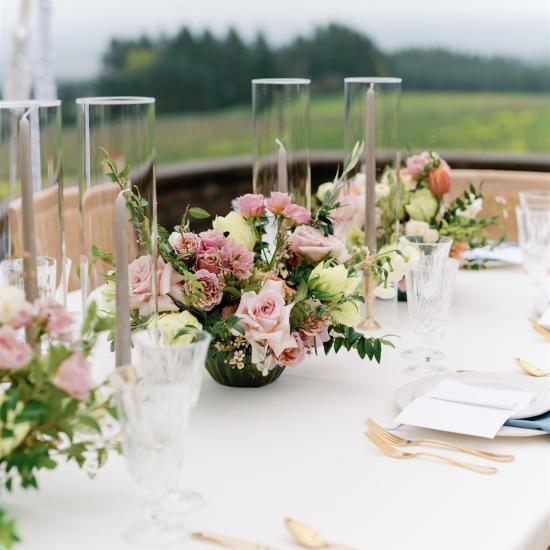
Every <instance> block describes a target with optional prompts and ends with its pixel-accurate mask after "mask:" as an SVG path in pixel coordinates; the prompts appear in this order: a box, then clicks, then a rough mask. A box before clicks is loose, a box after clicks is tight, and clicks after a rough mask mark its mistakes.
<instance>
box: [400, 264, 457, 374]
mask: <svg viewBox="0 0 550 550" xmlns="http://www.w3.org/2000/svg"><path fill="white" fill-rule="evenodd" d="M458 267H459V262H458V260H454V259H450V258H447V259H445V260H444V261H442V262H438V263H436V264H430V265H418V266H417V267H416V268H415V269H413V270H412V271H410V272H409V273H407V277H406V280H407V305H408V311H409V319H410V321H411V323H412V325H413V329H414V333H415V335H416V337H417V338H418V339H419V340H420V343H421V347H420V348H418V349H413V350H410V351H407V352H405V353H404V354H403V355H404V357H407V358H410V359H413V360H415V361H417V362H416V363H415V364H413V365H412V366H409V367H407V368H406V369H405V372H406V373H408V374H413V375H416V376H429V375H432V374H439V373H442V372H446V369H445V368H444V367H442V366H441V365H435V364H434V362H435V361H439V360H441V359H443V358H444V357H445V356H444V354H443V353H442V352H441V351H439V350H437V349H434V345H435V344H436V343H437V342H438V341H439V340H440V339H441V338H442V337H443V335H444V334H445V330H446V325H447V321H448V320H449V316H450V309H451V302H452V297H453V292H454V284H455V279H456V274H457V271H458Z"/></svg>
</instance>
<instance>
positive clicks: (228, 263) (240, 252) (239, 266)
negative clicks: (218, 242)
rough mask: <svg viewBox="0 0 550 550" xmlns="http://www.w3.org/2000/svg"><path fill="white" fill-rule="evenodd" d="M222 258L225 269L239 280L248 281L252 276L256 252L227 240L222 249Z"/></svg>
mask: <svg viewBox="0 0 550 550" xmlns="http://www.w3.org/2000/svg"><path fill="white" fill-rule="evenodd" d="M220 258H221V262H222V265H223V267H224V268H225V269H227V270H228V271H230V272H231V273H232V275H233V276H234V277H235V278H237V279H248V277H250V275H252V267H253V265H254V252H251V251H250V250H248V248H246V246H243V245H242V244H239V243H237V242H235V241H231V240H227V241H226V242H225V243H224V244H223V246H222V249H221V252H220Z"/></svg>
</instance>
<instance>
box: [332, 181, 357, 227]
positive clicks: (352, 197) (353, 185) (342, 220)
mask: <svg viewBox="0 0 550 550" xmlns="http://www.w3.org/2000/svg"><path fill="white" fill-rule="evenodd" d="M365 189H366V176H365V174H362V173H359V174H356V175H355V176H354V177H353V178H352V179H351V180H350V182H349V184H348V189H347V192H346V191H345V190H344V189H342V191H340V193H339V195H338V202H339V203H340V206H339V207H338V208H335V209H333V210H331V212H330V214H331V216H332V218H333V219H334V221H335V222H336V226H337V229H341V230H342V232H345V231H347V224H351V225H353V226H354V227H362V226H363V225H364V224H365ZM340 232H341V231H337V234H340Z"/></svg>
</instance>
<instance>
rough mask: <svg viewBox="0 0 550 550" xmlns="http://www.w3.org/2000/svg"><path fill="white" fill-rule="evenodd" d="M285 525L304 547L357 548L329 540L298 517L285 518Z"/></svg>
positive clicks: (344, 549)
mask: <svg viewBox="0 0 550 550" xmlns="http://www.w3.org/2000/svg"><path fill="white" fill-rule="evenodd" d="M285 526H286V528H287V529H288V530H289V531H290V534H291V535H292V536H293V537H294V540H295V541H296V542H297V543H298V544H299V545H300V546H303V547H304V548H341V549H342V550H357V549H356V548H353V547H351V546H346V545H344V544H334V543H332V542H327V541H326V540H325V539H324V538H323V537H322V536H321V535H320V534H319V533H317V531H315V530H314V529H312V528H311V527H309V526H307V525H305V524H303V523H302V522H300V521H298V520H297V519H293V518H285Z"/></svg>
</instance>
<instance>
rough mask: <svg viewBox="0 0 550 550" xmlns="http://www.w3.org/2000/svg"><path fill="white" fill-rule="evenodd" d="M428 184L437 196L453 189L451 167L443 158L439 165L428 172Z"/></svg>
mask: <svg viewBox="0 0 550 550" xmlns="http://www.w3.org/2000/svg"><path fill="white" fill-rule="evenodd" d="M428 185H429V186H430V191H431V192H432V193H433V194H434V195H435V196H436V197H441V196H443V195H444V194H445V193H448V192H449V191H450V190H451V185H452V179H451V167H450V166H449V165H448V164H447V163H446V162H445V161H444V160H443V159H441V160H440V161H439V166H437V168H434V169H433V170H432V171H431V172H430V173H429V174H428Z"/></svg>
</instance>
